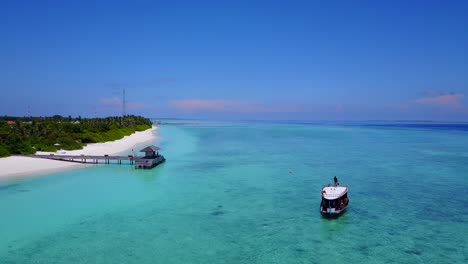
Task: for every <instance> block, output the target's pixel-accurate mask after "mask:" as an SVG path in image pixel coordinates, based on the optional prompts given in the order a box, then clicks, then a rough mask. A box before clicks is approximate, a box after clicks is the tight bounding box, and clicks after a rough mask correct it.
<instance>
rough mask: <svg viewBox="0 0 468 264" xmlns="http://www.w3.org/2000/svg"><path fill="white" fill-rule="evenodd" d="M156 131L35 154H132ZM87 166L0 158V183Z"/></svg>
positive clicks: (61, 162) (153, 135) (147, 141)
mask: <svg viewBox="0 0 468 264" xmlns="http://www.w3.org/2000/svg"><path fill="white" fill-rule="evenodd" d="M156 129H157V128H156V127H153V128H151V129H148V130H145V131H141V132H136V133H133V134H132V135H130V136H126V137H124V138H122V139H119V140H116V141H111V142H105V143H95V144H88V145H87V146H85V147H84V148H83V149H79V150H71V151H60V152H59V153H56V152H40V151H39V152H37V153H36V154H51V153H54V155H81V154H85V155H106V154H108V155H115V154H120V153H123V152H132V153H133V152H135V151H138V150H139V149H138V148H137V147H138V146H140V145H142V144H145V143H146V144H148V143H150V142H152V141H154V140H155V139H157V136H156ZM132 150H133V151H132ZM87 166H90V165H86V164H77V163H70V162H65V161H56V160H46V159H36V158H29V157H7V158H0V181H2V180H10V179H13V178H22V177H35V176H42V175H47V174H51V173H56V172H60V171H65V170H73V169H79V168H86V167H87Z"/></svg>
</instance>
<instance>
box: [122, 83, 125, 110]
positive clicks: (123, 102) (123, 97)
mask: <svg viewBox="0 0 468 264" xmlns="http://www.w3.org/2000/svg"><path fill="white" fill-rule="evenodd" d="M124 116H125V88H124V89H123V96H122V117H124Z"/></svg>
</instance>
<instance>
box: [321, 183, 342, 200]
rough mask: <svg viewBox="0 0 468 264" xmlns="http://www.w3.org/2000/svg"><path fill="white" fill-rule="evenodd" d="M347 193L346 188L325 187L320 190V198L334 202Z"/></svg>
mask: <svg viewBox="0 0 468 264" xmlns="http://www.w3.org/2000/svg"><path fill="white" fill-rule="evenodd" d="M347 192H348V187H346V186H325V187H323V188H322V196H323V198H325V199H327V200H335V199H338V198H340V197H341V196H343V195H345V194H346V193H347Z"/></svg>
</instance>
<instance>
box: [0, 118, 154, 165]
mask: <svg viewBox="0 0 468 264" xmlns="http://www.w3.org/2000/svg"><path fill="white" fill-rule="evenodd" d="M148 128H151V121H150V120H149V119H148V118H144V117H141V116H124V117H106V118H81V117H78V118H72V117H71V116H69V117H62V116H59V115H56V116H53V117H9V116H4V117H0V157H6V156H9V155H11V154H34V153H35V152H36V151H57V150H58V149H65V150H72V149H81V148H83V146H84V145H86V144H87V143H98V142H106V141H113V140H117V139H121V138H123V137H124V136H128V135H130V134H132V133H134V132H135V131H143V130H146V129H148Z"/></svg>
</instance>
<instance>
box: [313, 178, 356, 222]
mask: <svg viewBox="0 0 468 264" xmlns="http://www.w3.org/2000/svg"><path fill="white" fill-rule="evenodd" d="M348 203H349V199H348V187H347V186H340V185H338V184H336V185H330V184H328V185H326V186H323V187H322V202H321V203H320V213H321V214H322V215H323V216H330V217H333V216H339V215H341V214H343V213H344V212H345V210H346V208H347V207H348Z"/></svg>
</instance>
